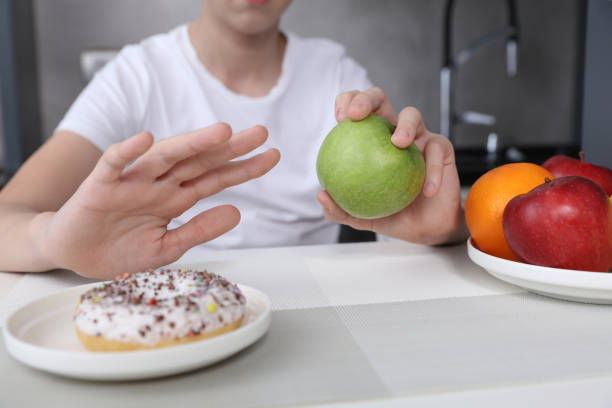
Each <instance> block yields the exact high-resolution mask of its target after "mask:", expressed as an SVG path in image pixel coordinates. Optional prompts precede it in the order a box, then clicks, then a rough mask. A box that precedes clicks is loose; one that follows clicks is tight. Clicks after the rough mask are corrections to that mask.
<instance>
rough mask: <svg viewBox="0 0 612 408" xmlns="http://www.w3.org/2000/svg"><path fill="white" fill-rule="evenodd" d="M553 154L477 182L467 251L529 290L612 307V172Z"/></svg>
mask: <svg viewBox="0 0 612 408" xmlns="http://www.w3.org/2000/svg"><path fill="white" fill-rule="evenodd" d="M553 159H554V160H549V161H547V162H544V164H543V165H542V166H539V165H536V164H533V163H511V164H506V165H503V166H500V167H497V168H495V169H492V170H490V171H489V172H487V173H485V174H484V175H483V176H481V177H480V178H479V179H478V180H477V181H476V183H474V185H473V186H472V188H471V190H470V192H469V193H468V197H467V199H466V206H465V214H466V222H467V225H468V229H469V231H470V234H471V237H470V240H469V241H468V255H469V257H470V258H471V259H472V260H473V261H474V262H475V263H476V264H478V265H480V266H482V267H483V268H484V269H486V270H487V271H488V272H489V273H490V274H492V275H493V276H495V277H497V278H499V279H502V280H504V281H506V282H509V283H512V284H515V285H517V286H520V287H523V288H525V289H527V290H529V291H532V292H536V293H539V294H542V295H547V296H552V297H556V298H560V299H566V300H573V301H579V302H588V303H604V304H612V274H610V273H609V272H610V271H611V269H612V197H610V194H612V190H611V188H612V187H611V186H612V183H610V182H612V171H611V170H610V169H607V168H605V167H602V166H595V165H592V164H589V163H586V162H584V160H580V161H578V160H573V159H570V158H564V157H558V156H557V157H555V158H553ZM581 159H582V158H581ZM559 163H561V164H563V165H564V166H563V168H562V169H561V170H560V166H559ZM585 170H586V171H585Z"/></svg>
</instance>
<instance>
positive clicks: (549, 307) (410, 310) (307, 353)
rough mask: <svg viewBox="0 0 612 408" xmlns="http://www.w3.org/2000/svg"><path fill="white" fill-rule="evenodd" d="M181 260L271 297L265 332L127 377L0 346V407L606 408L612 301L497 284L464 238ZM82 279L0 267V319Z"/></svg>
mask: <svg viewBox="0 0 612 408" xmlns="http://www.w3.org/2000/svg"><path fill="white" fill-rule="evenodd" d="M179 263H180V264H181V265H185V266H192V267H193V266H198V267H206V268H207V269H209V270H210V271H213V272H216V273H220V274H222V275H224V276H226V277H227V278H229V279H230V280H232V281H235V282H239V283H243V284H246V285H249V286H252V287H255V288H258V289H260V290H262V291H264V292H265V293H267V294H268V295H269V296H270V298H271V300H272V303H273V314H272V325H271V328H270V331H269V332H268V333H267V335H266V336H265V337H263V338H262V339H261V340H260V341H258V342H257V343H256V344H255V345H253V346H251V347H250V348H248V349H246V350H244V351H242V352H240V353H239V354H237V355H235V356H234V357H231V358H230V359H228V360H226V361H224V362H222V363H219V364H217V365H214V366H211V367H208V368H205V369H202V370H198V371H195V372H192V373H188V374H184V375H179V376H173V377H168V378H162V379H157V380H149V381H134V382H126V383H102V382H87V381H78V380H71V379H66V378H62V377H58V376H53V375H50V374H45V373H42V372H38V371H36V370H33V369H30V368H28V367H25V366H23V365H21V364H20V363H18V362H16V361H14V360H13V359H12V358H11V357H10V356H9V355H8V354H7V352H6V350H5V349H4V347H3V346H0V367H1V368H0V370H1V372H0V407H20V406H24V407H29V406H45V408H51V407H62V408H65V407H72V406H88V407H116V406H121V407H147V408H150V407H156V406H168V405H169V404H172V405H173V406H177V407H182V406H193V404H196V403H197V404H199V405H198V406H223V407H233V406H239V407H242V406H286V405H294V404H301V405H306V406H309V405H315V406H320V405H332V406H337V407H349V406H351V407H352V406H357V407H400V406H402V407H403V406H407V405H410V406H418V407H432V406H444V407H446V406H482V407H485V406H486V407H491V406H495V407H506V406H508V407H510V406H557V407H565V406H567V407H570V406H571V407H575V406H589V407H597V406H601V407H604V406H605V407H609V406H612V307H610V306H598V305H587V304H580V303H572V302H565V301H560V300H554V299H550V298H546V297H542V296H538V295H534V294H530V293H527V292H525V291H523V290H522V289H520V288H517V287H515V286H512V285H508V284H506V283H503V282H501V281H498V280H496V279H495V278H493V277H491V276H489V275H488V274H487V273H486V271H484V270H483V269H481V268H480V267H478V266H476V265H475V264H473V263H472V262H471V261H470V260H469V258H468V257H467V255H466V248H465V245H458V246H452V247H441V248H433V247H425V246H418V245H411V244H406V243H401V242H395V241H393V242H377V243H367V244H341V245H325V246H304V247H289V248H270V249H249V250H236V251H220V252H205V251H202V250H197V249H194V250H191V251H190V252H188V253H187V254H186V255H185V256H184V257H183V258H182V259H181V260H180V262H179ZM87 282H88V281H87V280H86V279H83V278H80V277H78V276H76V275H74V274H73V273H71V272H68V271H54V272H51V273H45V274H7V273H0V321H3V320H4V318H5V316H6V314H7V313H8V311H9V310H12V309H14V308H16V307H18V306H19V305H20V304H23V303H26V302H28V301H30V300H32V299H34V298H36V297H38V296H42V295H45V294H48V293H51V292H53V291H56V290H61V289H62V288H65V287H69V286H72V285H77V284H81V283H87Z"/></svg>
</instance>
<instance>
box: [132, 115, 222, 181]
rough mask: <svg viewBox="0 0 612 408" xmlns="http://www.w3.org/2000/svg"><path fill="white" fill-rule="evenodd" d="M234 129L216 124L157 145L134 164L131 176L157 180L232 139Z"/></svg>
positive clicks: (165, 140)
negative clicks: (174, 168)
mask: <svg viewBox="0 0 612 408" xmlns="http://www.w3.org/2000/svg"><path fill="white" fill-rule="evenodd" d="M231 135H232V129H231V128H230V127H229V125H227V124H225V123H215V124H214V125H211V126H208V127H205V128H204V129H199V130H195V131H193V132H189V133H184V134H182V135H178V136H174V137H171V138H168V139H164V140H162V141H160V142H158V143H156V144H155V145H154V146H153V147H152V148H151V150H150V151H149V152H148V154H147V155H145V156H143V157H141V158H140V159H139V160H137V161H136V163H134V164H133V165H132V166H131V167H130V169H129V174H138V175H139V176H140V177H145V178H148V179H152V180H155V179H157V178H158V177H160V176H162V175H163V174H165V173H166V172H167V171H168V170H170V169H171V168H172V167H174V166H175V165H176V164H177V163H179V162H180V161H183V160H185V159H188V158H190V157H193V156H195V155H197V154H200V153H202V152H206V151H209V150H211V149H213V148H215V147H217V146H219V145H221V144H223V143H225V142H227V140H228V139H229V138H230V137H231Z"/></svg>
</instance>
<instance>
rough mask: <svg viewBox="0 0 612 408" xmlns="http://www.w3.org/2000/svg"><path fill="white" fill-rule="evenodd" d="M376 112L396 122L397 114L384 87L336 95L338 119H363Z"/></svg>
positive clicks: (339, 120)
mask: <svg viewBox="0 0 612 408" xmlns="http://www.w3.org/2000/svg"><path fill="white" fill-rule="evenodd" d="M371 113H374V114H376V115H379V116H382V117H383V118H385V119H387V120H388V121H389V122H391V123H393V124H395V123H396V122H397V116H396V115H395V112H394V111H393V107H392V106H391V103H390V102H389V100H388V99H387V96H386V95H385V93H384V92H383V90H382V89H380V88H378V87H372V88H370V89H368V90H367V91H365V92H359V91H350V92H345V93H343V94H340V95H338V97H336V120H337V121H338V122H341V121H342V120H344V119H346V118H349V119H351V120H361V119H363V118H365V117H366V116H368V115H369V114H371Z"/></svg>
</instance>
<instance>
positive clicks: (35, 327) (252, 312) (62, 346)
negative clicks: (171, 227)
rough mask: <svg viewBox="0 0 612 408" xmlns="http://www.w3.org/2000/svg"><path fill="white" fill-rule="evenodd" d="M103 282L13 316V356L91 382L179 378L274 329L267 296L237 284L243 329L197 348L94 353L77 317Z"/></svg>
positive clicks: (8, 328) (9, 336)
mask: <svg viewBox="0 0 612 408" xmlns="http://www.w3.org/2000/svg"><path fill="white" fill-rule="evenodd" d="M97 285H99V283H93V284H89V285H83V286H77V287H74V288H70V289H68V290H64V291H62V292H59V293H57V294H54V295H50V296H46V297H43V298H41V299H38V300H35V301H34V302H32V303H29V304H27V305H25V306H23V307H21V308H20V309H18V310H16V311H15V312H13V313H11V314H10V315H9V317H8V318H7V320H6V325H5V328H4V330H3V332H4V342H5V344H6V348H7V350H8V352H9V353H10V354H11V355H12V356H13V357H14V358H15V359H17V360H19V361H21V362H22V363H24V364H26V365H29V366H31V367H34V368H37V369H39V370H43V371H47V372H50V373H54V374H59V375H63V376H67V377H73V378H82V379H88V380H134V379H143V378H153V377H161V376H166V375H171V374H177V373H181V372H185V371H189V370H193V369H196V368H200V367H205V366H207V365H210V364H213V363H215V362H217V361H219V360H222V359H224V358H227V357H229V356H231V355H232V354H234V353H237V352H238V351H240V350H242V349H244V348H245V347H247V346H249V345H251V344H252V343H254V342H255V341H257V340H258V339H259V338H260V337H261V336H263V335H264V334H265V333H266V331H267V330H268V328H269V326H270V310H271V304H270V299H269V298H268V296H266V295H265V294H263V293H262V292H260V291H258V290H256V289H253V288H250V287H248V286H243V285H238V286H239V287H240V290H242V293H243V294H244V296H245V297H246V299H247V304H246V315H245V317H244V320H243V323H242V326H241V327H239V328H238V329H236V330H234V331H232V332H229V333H226V334H223V335H220V336H218V337H213V338H211V339H206V340H202V341H197V342H194V343H188V344H183V345H178V346H172V347H165V348H160V349H153V350H143V351H131V352H108V353H106V352H105V353H94V352H89V351H87V350H85V348H84V347H83V346H82V345H81V343H80V342H79V340H78V338H77V336H76V333H75V329H74V323H73V321H72V314H73V311H74V308H75V305H76V303H77V301H78V299H79V297H80V295H81V294H82V293H83V292H85V291H87V290H88V289H89V288H91V287H93V286H97Z"/></svg>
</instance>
